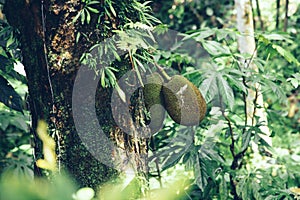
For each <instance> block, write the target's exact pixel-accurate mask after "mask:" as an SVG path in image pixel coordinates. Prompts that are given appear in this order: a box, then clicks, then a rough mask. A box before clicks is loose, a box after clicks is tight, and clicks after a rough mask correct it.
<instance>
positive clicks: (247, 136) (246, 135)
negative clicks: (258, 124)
mask: <svg viewBox="0 0 300 200" xmlns="http://www.w3.org/2000/svg"><path fill="white" fill-rule="evenodd" d="M252 131H253V130H252V129H249V130H247V131H246V132H245V133H244V134H243V135H242V149H241V152H242V151H245V150H246V149H247V148H248V146H249V143H250V140H251V135H252Z"/></svg>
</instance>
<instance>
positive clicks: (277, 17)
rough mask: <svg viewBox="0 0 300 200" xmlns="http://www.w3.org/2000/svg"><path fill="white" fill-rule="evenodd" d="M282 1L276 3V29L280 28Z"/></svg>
mask: <svg viewBox="0 0 300 200" xmlns="http://www.w3.org/2000/svg"><path fill="white" fill-rule="evenodd" d="M279 8H280V0H277V1H276V29H277V30H278V28H279V15H280V9H279Z"/></svg>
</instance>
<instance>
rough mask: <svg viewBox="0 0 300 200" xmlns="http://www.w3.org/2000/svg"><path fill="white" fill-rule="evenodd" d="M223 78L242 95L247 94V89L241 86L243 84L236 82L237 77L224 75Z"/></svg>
mask: <svg viewBox="0 0 300 200" xmlns="http://www.w3.org/2000/svg"><path fill="white" fill-rule="evenodd" d="M225 76H226V77H227V78H228V79H229V80H230V81H231V82H232V83H233V84H234V85H235V86H236V87H237V88H238V89H239V90H241V91H243V92H244V93H247V88H246V87H245V85H244V84H243V82H242V81H241V80H240V81H238V80H237V77H233V76H231V75H230V74H225Z"/></svg>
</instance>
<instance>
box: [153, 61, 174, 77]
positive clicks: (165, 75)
mask: <svg viewBox="0 0 300 200" xmlns="http://www.w3.org/2000/svg"><path fill="white" fill-rule="evenodd" d="M154 65H155V66H156V67H157V69H158V72H159V73H160V75H162V77H163V78H164V79H165V80H167V81H170V80H171V77H170V76H169V75H168V74H167V72H166V71H165V70H164V69H163V68H162V67H161V66H159V65H158V64H157V63H154Z"/></svg>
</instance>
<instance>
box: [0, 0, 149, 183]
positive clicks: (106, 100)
mask: <svg viewBox="0 0 300 200" xmlns="http://www.w3.org/2000/svg"><path fill="white" fill-rule="evenodd" d="M115 3H120V2H118V1H115ZM132 4H133V0H126V1H123V2H122V5H125V6H126V9H124V10H118V8H119V7H117V8H116V12H120V14H119V15H118V17H119V16H121V17H123V18H128V19H130V20H132V21H136V20H138V17H137V11H134V8H133V7H132ZM103 6H105V5H104V1H101V5H98V7H97V9H98V10H99V11H100V14H99V15H97V16H101V14H103V16H104V18H105V17H106V18H105V19H104V18H103V17H102V18H101V19H102V20H103V21H104V20H105V21H106V22H109V24H108V25H107V24H106V26H109V27H110V28H109V29H108V30H104V29H100V30H95V24H96V23H97V16H96V17H95V18H92V19H91V23H90V24H88V25H87V24H85V25H81V24H80V23H79V22H75V23H73V19H74V17H75V16H76V15H77V13H78V12H79V11H80V10H81V9H82V8H83V3H82V1H79V0H66V1H65V0H7V1H6V3H5V8H4V10H5V14H6V17H7V20H8V22H9V23H10V25H12V26H14V27H16V28H17V29H18V30H19V31H20V41H21V44H22V47H21V50H22V54H23V64H24V67H25V71H26V75H27V79H28V89H29V95H30V100H29V103H30V111H31V114H32V130H33V135H34V136H35V137H34V138H35V146H34V149H35V156H36V159H39V158H42V157H43V154H42V146H41V142H40V141H39V139H38V138H37V137H36V128H37V123H38V120H45V121H46V122H47V123H48V126H49V134H50V135H51V136H52V137H54V138H55V141H56V143H57V145H56V146H57V149H56V153H57V162H58V167H59V170H64V171H67V172H68V173H69V174H70V175H71V176H72V177H74V179H75V180H76V182H77V183H78V185H79V186H81V187H84V186H89V187H93V188H95V189H97V187H98V186H99V185H100V184H102V183H104V182H105V181H107V180H109V179H111V178H112V177H115V176H116V175H117V174H118V172H117V171H116V170H115V169H114V168H111V167H108V166H106V165H105V164H103V163H101V162H100V161H99V160H97V159H96V158H94V156H93V155H92V154H91V153H90V152H89V151H88V150H87V148H86V147H85V145H84V144H83V143H82V141H81V139H80V137H79V135H78V133H77V131H76V127H75V125H74V120H73V117H72V116H73V113H72V90H73V86H74V81H75V78H76V74H77V72H78V70H79V68H80V62H79V60H80V57H81V56H82V54H83V53H84V52H87V51H88V49H89V48H90V47H91V46H92V45H94V44H96V42H99V41H102V40H103V39H104V38H105V37H107V36H111V35H112V30H114V29H117V28H118V27H119V26H120V25H122V23H123V24H124V23H125V20H123V21H122V20H121V19H120V18H118V17H116V18H107V16H105V14H104V9H103ZM92 17H93V16H92ZM79 21H80V20H79ZM100 23H103V22H100ZM102 27H103V26H102ZM78 32H81V33H84V34H86V35H88V36H89V37H88V39H86V38H84V37H83V38H81V39H80V40H79V41H78V42H76V34H77V33H78ZM122 62H124V63H123V65H125V66H126V67H125V68H124V67H123V69H122V70H123V71H122V70H121V69H120V74H121V73H124V70H125V71H126V70H128V69H130V65H129V63H128V62H127V61H122ZM111 93H112V89H111V88H108V89H103V88H101V87H99V88H98V89H97V93H96V99H97V101H96V105H95V107H96V110H97V118H98V121H99V123H100V124H101V127H102V129H103V130H104V132H105V134H106V135H107V137H109V138H110V139H112V140H113V141H114V142H115V143H116V140H117V139H118V141H119V143H122V142H123V143H124V144H129V143H130V142H132V140H133V139H132V138H129V139H128V136H127V135H126V134H125V133H124V132H123V131H122V130H120V128H119V127H117V126H116V124H115V123H114V120H113V117H112V112H111V109H110V98H111ZM138 97H139V95H137V98H138ZM82 117H83V119H84V116H82ZM94 131H95V132H97V130H94ZM87 134H91V135H92V136H91V137H93V132H90V133H87ZM94 137H95V136H94ZM120 140H122V141H121V142H120ZM146 142H147V141H146V140H140V141H139V145H140V147H139V153H140V154H137V150H136V149H129V147H128V146H129V145H124V147H125V150H126V149H127V150H126V152H131V153H133V154H134V156H135V158H133V159H135V160H144V161H145V157H147V145H146V144H145V143H146ZM96 146H101V144H96ZM126 152H121V154H122V155H121V156H118V158H120V157H122V158H123V159H124V160H123V161H124V162H125V160H126V159H128V154H126ZM141 152H142V153H141ZM113 153H114V152H111V154H110V155H107V156H108V157H112V155H113ZM137 156H140V158H142V159H140V158H137ZM133 159H129V160H130V161H132V160H133ZM123 161H122V160H121V161H119V162H121V163H122V162H123ZM141 166H143V167H142V168H143V170H144V171H145V170H146V169H145V168H146V167H145V163H138V162H135V163H134V164H133V170H135V171H137V170H138V168H141ZM41 171H42V170H41V169H39V168H38V167H37V166H35V175H36V176H40V175H42V173H41ZM145 174H146V173H145Z"/></svg>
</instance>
